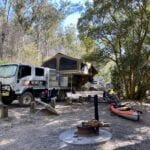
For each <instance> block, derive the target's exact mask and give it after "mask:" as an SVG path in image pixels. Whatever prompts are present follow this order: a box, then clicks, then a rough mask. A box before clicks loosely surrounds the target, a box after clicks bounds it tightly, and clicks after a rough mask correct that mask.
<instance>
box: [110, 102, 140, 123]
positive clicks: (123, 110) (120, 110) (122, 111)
mask: <svg viewBox="0 0 150 150" xmlns="http://www.w3.org/2000/svg"><path fill="white" fill-rule="evenodd" d="M110 110H111V112H112V113H114V114H116V115H118V116H121V117H124V118H126V119H130V120H136V121H138V120H139V119H140V114H141V112H139V111H137V110H133V109H132V108H129V107H127V106H117V105H116V104H111V105H110Z"/></svg>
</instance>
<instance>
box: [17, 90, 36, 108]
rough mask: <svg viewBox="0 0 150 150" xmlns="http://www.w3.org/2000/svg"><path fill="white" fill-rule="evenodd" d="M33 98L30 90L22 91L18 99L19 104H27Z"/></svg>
mask: <svg viewBox="0 0 150 150" xmlns="http://www.w3.org/2000/svg"><path fill="white" fill-rule="evenodd" d="M33 100H34V97H33V94H32V93H31V92H24V93H23V94H22V95H21V97H20V99H19V104H20V105H21V106H29V105H30V103H31V102H32V101H33Z"/></svg>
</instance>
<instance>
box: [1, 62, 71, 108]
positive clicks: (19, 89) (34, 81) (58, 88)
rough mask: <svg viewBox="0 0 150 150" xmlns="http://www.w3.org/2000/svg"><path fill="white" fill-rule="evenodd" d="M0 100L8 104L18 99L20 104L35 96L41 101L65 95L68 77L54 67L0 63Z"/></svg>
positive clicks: (25, 103)
mask: <svg viewBox="0 0 150 150" xmlns="http://www.w3.org/2000/svg"><path fill="white" fill-rule="evenodd" d="M0 82H1V88H0V89H1V90H0V91H1V100H2V102H3V103H4V104H6V105H9V104H11V103H12V102H13V101H14V100H19V103H20V105H29V104H30V103H31V101H33V100H34V98H35V97H37V98H41V99H42V100H43V101H48V100H50V98H51V97H53V96H58V95H60V94H61V96H62V97H63V96H65V91H66V90H68V77H66V76H61V75H60V74H59V73H58V72H57V71H56V70H55V69H50V68H46V67H35V66H32V65H25V64H5V65H0Z"/></svg>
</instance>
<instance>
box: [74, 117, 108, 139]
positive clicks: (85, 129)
mask: <svg viewBox="0 0 150 150" xmlns="http://www.w3.org/2000/svg"><path fill="white" fill-rule="evenodd" d="M109 126H110V124H109V123H107V122H103V121H98V120H95V119H93V120H90V121H87V122H82V124H81V125H78V126H77V134H78V135H85V136H87V135H90V136H91V135H98V134H99V128H100V127H109Z"/></svg>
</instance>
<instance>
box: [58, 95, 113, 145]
mask: <svg viewBox="0 0 150 150" xmlns="http://www.w3.org/2000/svg"><path fill="white" fill-rule="evenodd" d="M94 108H95V109H94V110H95V119H93V120H90V121H87V122H82V123H81V124H80V125H78V126H77V127H76V129H69V130H67V131H65V132H63V133H61V134H60V136H59V138H60V139H61V140H62V141H64V142H66V143H69V144H76V145H87V144H97V143H101V142H106V141H108V140H109V139H111V137H112V134H111V133H110V132H108V131H106V130H102V129H101V128H102V127H109V126H110V124H109V123H107V122H103V121H99V116H98V97H97V96H94Z"/></svg>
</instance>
